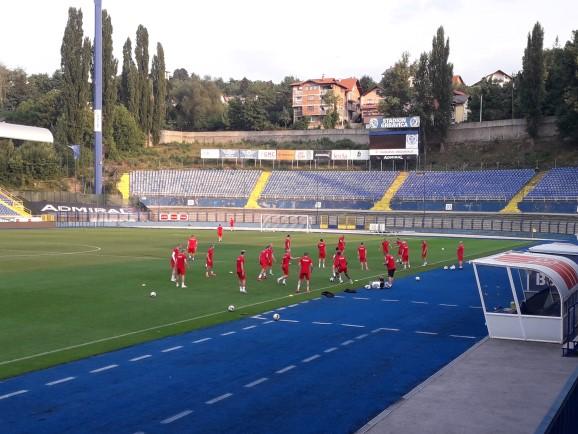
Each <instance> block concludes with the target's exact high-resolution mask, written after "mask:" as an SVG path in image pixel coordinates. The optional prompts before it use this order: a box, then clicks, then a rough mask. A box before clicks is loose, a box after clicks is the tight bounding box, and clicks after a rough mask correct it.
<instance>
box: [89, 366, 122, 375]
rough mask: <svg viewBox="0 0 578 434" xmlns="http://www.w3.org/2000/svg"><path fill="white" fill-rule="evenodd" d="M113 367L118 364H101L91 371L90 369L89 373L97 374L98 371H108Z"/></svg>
mask: <svg viewBox="0 0 578 434" xmlns="http://www.w3.org/2000/svg"><path fill="white" fill-rule="evenodd" d="M114 368H118V365H108V366H103V367H102V368H98V369H93V370H92V371H90V373H91V374H97V373H99V372H103V371H108V370H109V369H114Z"/></svg>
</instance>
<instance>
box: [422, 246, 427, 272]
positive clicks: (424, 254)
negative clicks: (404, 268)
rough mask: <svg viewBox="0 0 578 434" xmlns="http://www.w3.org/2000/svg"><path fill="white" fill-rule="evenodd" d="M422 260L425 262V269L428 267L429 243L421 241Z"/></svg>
mask: <svg viewBox="0 0 578 434" xmlns="http://www.w3.org/2000/svg"><path fill="white" fill-rule="evenodd" d="M421 260H422V261H423V267H425V266H426V265H427V241H426V240H421Z"/></svg>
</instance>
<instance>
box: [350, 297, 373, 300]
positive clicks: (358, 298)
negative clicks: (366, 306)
mask: <svg viewBox="0 0 578 434" xmlns="http://www.w3.org/2000/svg"><path fill="white" fill-rule="evenodd" d="M353 299H354V300H369V297H353Z"/></svg>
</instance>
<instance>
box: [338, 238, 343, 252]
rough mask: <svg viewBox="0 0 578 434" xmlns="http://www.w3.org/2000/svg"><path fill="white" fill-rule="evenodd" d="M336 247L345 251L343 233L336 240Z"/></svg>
mask: <svg viewBox="0 0 578 434" xmlns="http://www.w3.org/2000/svg"><path fill="white" fill-rule="evenodd" d="M337 248H338V249H339V251H340V252H344V251H345V235H341V236H340V237H339V239H338V240H337Z"/></svg>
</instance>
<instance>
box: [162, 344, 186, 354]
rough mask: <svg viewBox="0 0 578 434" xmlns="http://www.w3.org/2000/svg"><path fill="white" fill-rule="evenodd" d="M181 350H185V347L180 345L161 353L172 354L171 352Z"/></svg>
mask: <svg viewBox="0 0 578 434" xmlns="http://www.w3.org/2000/svg"><path fill="white" fill-rule="evenodd" d="M181 348H183V346H182V345H178V346H176V347H171V348H166V349H164V350H162V351H161V353H170V352H171V351H176V350H180V349H181Z"/></svg>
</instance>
